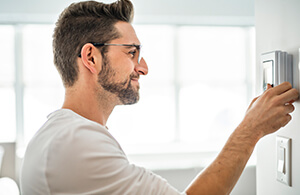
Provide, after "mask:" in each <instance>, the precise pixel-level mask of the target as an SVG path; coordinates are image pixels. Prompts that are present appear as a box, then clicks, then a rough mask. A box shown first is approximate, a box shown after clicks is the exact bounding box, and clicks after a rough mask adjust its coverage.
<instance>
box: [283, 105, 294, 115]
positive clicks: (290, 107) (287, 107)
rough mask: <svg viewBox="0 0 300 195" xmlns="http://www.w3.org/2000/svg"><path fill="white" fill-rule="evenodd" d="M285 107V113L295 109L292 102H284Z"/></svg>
mask: <svg viewBox="0 0 300 195" xmlns="http://www.w3.org/2000/svg"><path fill="white" fill-rule="evenodd" d="M285 109H286V112H287V113H291V112H293V111H294V110H295V106H294V105H293V104H286V105H285Z"/></svg>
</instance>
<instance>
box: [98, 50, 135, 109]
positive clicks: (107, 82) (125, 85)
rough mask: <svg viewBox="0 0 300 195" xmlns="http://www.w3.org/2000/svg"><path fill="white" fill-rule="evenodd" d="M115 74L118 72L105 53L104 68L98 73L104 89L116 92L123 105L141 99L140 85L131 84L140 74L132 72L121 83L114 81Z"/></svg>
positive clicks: (99, 81)
mask: <svg viewBox="0 0 300 195" xmlns="http://www.w3.org/2000/svg"><path fill="white" fill-rule="evenodd" d="M115 75H116V72H115V71H114V70H113V69H112V68H111V66H110V64H109V60H108V58H107V57H106V56H105V55H103V61H102V70H101V71H100V73H99V74H98V83H99V84H100V85H101V86H102V87H103V89H104V90H106V91H108V92H110V93H113V94H115V95H116V96H117V97H118V98H119V100H120V101H121V103H122V104H123V105H131V104H135V103H137V102H138V101H139V99H140V95H139V86H137V89H135V88H134V86H132V85H131V79H132V78H138V77H139V75H138V74H137V73H136V74H134V73H132V74H130V76H129V78H128V79H127V80H125V81H124V82H120V83H117V82H114V81H112V79H113V78H114V77H115Z"/></svg>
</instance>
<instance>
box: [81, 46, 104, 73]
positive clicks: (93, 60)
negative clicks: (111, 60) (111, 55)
mask: <svg viewBox="0 0 300 195" xmlns="http://www.w3.org/2000/svg"><path fill="white" fill-rule="evenodd" d="M101 60H102V56H101V54H100V51H99V50H98V49H97V48H96V47H95V46H94V45H93V44H91V43H87V44H85V45H84V46H83V47H82V49H81V61H82V63H83V64H84V66H85V67H86V68H87V69H88V70H89V71H90V72H91V73H93V74H98V72H99V71H100V68H101V66H99V64H101V62H100V61H101Z"/></svg>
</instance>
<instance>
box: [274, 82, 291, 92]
mask: <svg viewBox="0 0 300 195" xmlns="http://www.w3.org/2000/svg"><path fill="white" fill-rule="evenodd" d="M291 88H292V85H291V83H289V82H284V83H281V84H280V85H278V86H276V87H273V92H274V93H275V94H277V95H280V94H282V93H284V92H286V91H287V90H289V89H291Z"/></svg>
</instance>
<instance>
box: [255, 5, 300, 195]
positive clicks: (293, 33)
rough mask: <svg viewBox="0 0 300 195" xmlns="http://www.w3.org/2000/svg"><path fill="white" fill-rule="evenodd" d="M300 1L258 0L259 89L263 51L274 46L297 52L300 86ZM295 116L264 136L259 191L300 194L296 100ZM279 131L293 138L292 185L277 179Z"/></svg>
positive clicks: (299, 126) (261, 193) (299, 127)
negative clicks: (284, 125)
mask: <svg viewBox="0 0 300 195" xmlns="http://www.w3.org/2000/svg"><path fill="white" fill-rule="evenodd" d="M299 8H300V1H299V0H256V1H255V26H256V47H257V49H256V58H257V92H259V91H261V88H262V87H261V86H262V82H261V80H262V70H261V65H260V54H261V53H264V52H268V51H273V50H284V51H287V52H288V53H291V54H293V61H294V63H293V64H294V71H295V74H294V76H295V77H296V78H295V79H294V82H296V88H298V90H299V69H298V63H299V53H298V49H299V48H300V23H299V21H300V12H299ZM295 106H296V110H295V112H294V113H293V120H292V121H291V123H289V124H288V125H287V126H286V127H284V128H282V129H280V130H279V131H278V132H277V133H275V134H273V135H269V136H267V137H265V138H263V139H262V140H260V142H259V144H258V146H257V194H258V195H266V194H272V195H282V194H284V195H296V194H300V155H299V153H300V131H299V130H300V120H299V119H300V110H299V108H300V104H299V101H298V102H296V103H295ZM276 135H281V136H285V137H289V138H291V139H292V153H291V155H292V156H291V157H292V161H291V162H292V187H288V186H286V185H284V184H282V183H280V182H277V181H276V166H277V164H276V147H275V146H276V143H275V139H276Z"/></svg>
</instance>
